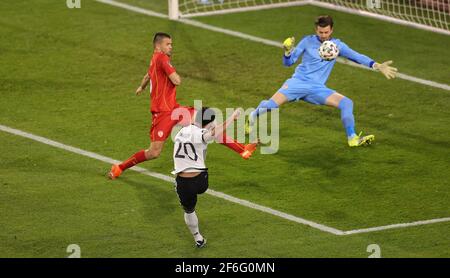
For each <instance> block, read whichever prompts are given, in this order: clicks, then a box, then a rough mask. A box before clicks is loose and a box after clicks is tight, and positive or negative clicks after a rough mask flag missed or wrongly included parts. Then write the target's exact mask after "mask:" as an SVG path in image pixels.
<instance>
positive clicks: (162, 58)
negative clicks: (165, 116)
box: [148, 52, 179, 113]
mask: <svg viewBox="0 0 450 278" xmlns="http://www.w3.org/2000/svg"><path fill="white" fill-rule="evenodd" d="M174 72H175V68H174V67H173V66H172V65H171V64H170V58H169V56H167V55H166V54H164V53H162V52H154V53H153V57H152V60H151V62H150V67H149V69H148V75H149V76H150V80H151V82H152V86H151V93H150V96H151V102H152V104H151V112H152V113H153V112H165V111H172V110H173V109H175V108H176V107H178V106H179V105H178V103H177V100H176V95H177V92H176V86H175V85H174V84H173V83H172V81H170V79H169V75H171V74H172V73H174Z"/></svg>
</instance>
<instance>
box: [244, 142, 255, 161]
mask: <svg viewBox="0 0 450 278" xmlns="http://www.w3.org/2000/svg"><path fill="white" fill-rule="evenodd" d="M257 146H258V143H250V144H247V145H245V149H244V151H243V152H241V157H242V158H243V159H249V158H250V156H252V154H253V152H254V151H255V150H256V147H257Z"/></svg>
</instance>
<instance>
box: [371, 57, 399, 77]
mask: <svg viewBox="0 0 450 278" xmlns="http://www.w3.org/2000/svg"><path fill="white" fill-rule="evenodd" d="M392 63H393V62H392V61H386V62H384V63H381V64H379V63H374V64H373V66H372V68H373V69H375V70H377V71H379V72H381V73H382V74H383V75H384V76H385V77H386V78H387V79H391V78H395V76H396V75H397V68H394V67H391V66H390V64H392Z"/></svg>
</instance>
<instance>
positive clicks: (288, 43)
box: [283, 37, 295, 57]
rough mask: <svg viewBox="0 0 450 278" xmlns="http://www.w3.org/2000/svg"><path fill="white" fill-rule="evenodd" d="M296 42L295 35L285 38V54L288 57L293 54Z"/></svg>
mask: <svg viewBox="0 0 450 278" xmlns="http://www.w3.org/2000/svg"><path fill="white" fill-rule="evenodd" d="M294 43H295V38H294V37H291V38H287V39H285V40H284V42H283V48H284V56H286V57H289V56H291V52H292V50H293V49H294Z"/></svg>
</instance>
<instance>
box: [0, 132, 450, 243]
mask: <svg viewBox="0 0 450 278" xmlns="http://www.w3.org/2000/svg"><path fill="white" fill-rule="evenodd" d="M0 131H4V132H7V133H10V134H14V135H17V136H21V137H24V138H28V139H31V140H34V141H37V142H40V143H43V144H46V145H49V146H52V147H56V148H59V149H63V150H66V151H69V152H72V153H76V154H79V155H82V156H86V157H90V158H93V159H96V160H100V161H103V162H106V163H109V164H117V163H120V162H121V161H119V160H115V159H112V158H110V157H107V156H103V155H100V154H97V153H93V152H89V151H85V150H82V149H79V148H76V147H72V146H69V145H66V144H63V143H60V142H57V141H53V140H50V139H48V138H45V137H41V136H37V135H34V134H31V133H28V132H25V131H22V130H18V129H14V128H11V127H7V126H4V125H0ZM130 170H132V171H136V172H138V173H141V174H144V175H146V176H150V177H154V178H157V179H160V180H164V181H167V182H171V183H173V182H175V179H174V178H173V177H169V176H166V175H163V174H160V173H156V172H151V171H149V170H147V169H144V168H142V167H138V166H134V167H132V168H130ZM206 194H209V195H211V196H214V197H217V198H221V199H224V200H227V201H229V202H232V203H236V204H239V205H241V206H244V207H248V208H251V209H255V210H258V211H261V212H265V213H268V214H271V215H274V216H278V217H280V218H283V219H286V220H289V221H292V222H296V223H299V224H302V225H306V226H309V227H312V228H315V229H317V230H320V231H323V232H327V233H330V234H334V235H338V236H344V235H352V234H361V233H370V232H376V231H382V230H389V229H398V228H405V227H412V226H419V225H428V224H433V223H440V222H448V221H450V217H447V218H438V219H430V220H423V221H416V222H411V223H400V224H392V225H387V226H380V227H372V228H366V229H358V230H351V231H342V230H339V229H335V228H332V227H329V226H325V225H322V224H319V223H316V222H313V221H310V220H306V219H304V218H301V217H297V216H294V215H291V214H287V213H285V212H281V211H278V210H275V209H272V208H269V207H265V206H262V205H258V204H255V203H252V202H250V201H247V200H243V199H239V198H236V197H233V196H231V195H228V194H225V193H222V192H219V191H215V190H212V189H208V190H207V191H206Z"/></svg>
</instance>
